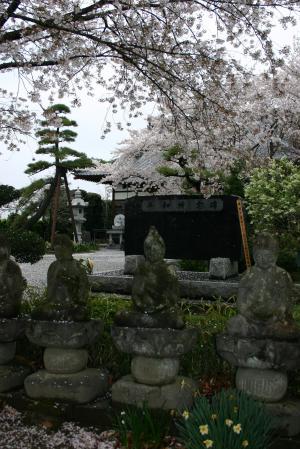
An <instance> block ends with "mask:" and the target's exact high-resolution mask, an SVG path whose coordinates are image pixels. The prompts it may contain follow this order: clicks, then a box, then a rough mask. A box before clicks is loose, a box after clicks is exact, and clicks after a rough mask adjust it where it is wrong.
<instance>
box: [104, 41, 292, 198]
mask: <svg viewBox="0 0 300 449" xmlns="http://www.w3.org/2000/svg"><path fill="white" fill-rule="evenodd" d="M299 54H300V51H299V48H297V47H296V49H295V52H294V53H293V55H292V56H291V58H290V60H288V61H287V62H286V65H285V66H284V67H283V68H281V69H280V70H278V71H277V73H276V74H274V75H269V74H267V73H264V74H261V75H255V76H254V75H252V76H251V77H247V78H244V77H241V76H233V75H230V76H229V77H227V79H226V81H224V82H223V85H222V89H220V90H219V91H218V92H216V94H218V93H219V95H220V96H221V95H223V96H224V97H227V105H228V109H229V110H230V113H228V112H227V111H224V110H218V111H215V109H214V107H213V106H212V105H210V106H206V107H204V106H203V102H202V101H196V102H195V103H194V104H193V103H189V104H184V105H183V106H182V108H184V109H185V110H186V111H188V113H189V120H186V119H185V118H183V117H182V116H181V117H178V118H177V120H176V119H174V116H173V115H172V114H171V113H170V112H168V111H167V109H165V112H164V113H162V114H160V115H159V116H156V117H149V119H148V120H149V125H148V128H146V129H144V130H141V131H135V132H132V133H131V138H130V139H127V140H126V141H125V142H123V144H122V145H121V146H120V147H119V149H118V151H117V155H118V156H119V159H117V161H116V162H114V163H113V165H112V172H111V175H110V177H109V178H108V179H110V181H111V182H113V183H114V184H120V183H124V182H129V183H131V185H134V184H136V185H138V188H139V189H140V187H141V185H142V184H143V188H144V190H147V189H149V187H150V188H152V189H153V184H155V185H156V186H157V187H158V188H159V189H166V188H167V189H169V191H170V192H171V191H173V190H174V188H177V189H178V188H179V189H181V190H185V191H189V190H190V191H193V192H198V193H200V192H201V193H204V194H211V193H218V192H220V191H222V181H223V180H224V176H226V174H229V171H230V169H231V168H232V166H233V164H236V162H237V161H239V160H242V161H243V167H244V172H245V174H246V175H247V173H249V170H251V169H252V168H253V167H259V166H262V165H265V164H266V163H268V161H269V160H270V159H273V158H282V157H283V156H285V157H288V158H289V159H291V160H293V161H294V162H296V163H299V161H300V94H299V78H300V65H299V63H298V61H299ZM137 159H144V160H146V159H147V164H148V170H147V171H145V172H144V173H143V180H141V179H138V173H135V172H134V170H135V167H136V168H139V167H138V165H137V164H136V160H137ZM166 177H167V178H168V180H171V182H169V181H166ZM174 178H175V179H174ZM174 183H175V184H174Z"/></svg>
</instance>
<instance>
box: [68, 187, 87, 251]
mask: <svg viewBox="0 0 300 449" xmlns="http://www.w3.org/2000/svg"><path fill="white" fill-rule="evenodd" d="M88 205H89V203H86V202H85V201H84V200H83V198H82V196H81V192H80V190H79V189H77V190H76V191H75V194H74V199H73V200H72V209H73V214H74V221H75V226H76V231H77V237H78V243H81V242H82V229H81V228H82V224H83V223H84V222H85V221H86V218H85V217H84V209H85V208H86V207H87V206H88Z"/></svg>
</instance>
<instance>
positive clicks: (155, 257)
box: [144, 241, 165, 263]
mask: <svg viewBox="0 0 300 449" xmlns="http://www.w3.org/2000/svg"><path fill="white" fill-rule="evenodd" d="M144 252H145V257H146V259H147V260H148V261H149V262H151V263H155V262H159V261H161V260H163V259H164V255H165V248H164V247H163V246H162V245H161V243H160V242H157V241H154V242H152V245H151V246H148V247H147V246H146V247H145V251H144Z"/></svg>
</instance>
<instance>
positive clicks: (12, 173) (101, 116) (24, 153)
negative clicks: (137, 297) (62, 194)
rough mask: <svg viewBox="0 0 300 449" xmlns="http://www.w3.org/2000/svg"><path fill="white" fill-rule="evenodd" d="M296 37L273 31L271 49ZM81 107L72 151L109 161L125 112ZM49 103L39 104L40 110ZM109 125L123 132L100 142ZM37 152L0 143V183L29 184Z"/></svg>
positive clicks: (135, 124) (13, 85) (7, 78)
mask: <svg viewBox="0 0 300 449" xmlns="http://www.w3.org/2000/svg"><path fill="white" fill-rule="evenodd" d="M294 36H295V37H298V38H299V37H300V29H299V25H298V26H297V27H294V28H290V29H289V30H287V31H282V29H279V28H276V29H275V30H274V31H273V33H272V39H273V41H274V45H275V48H276V47H277V48H278V47H279V46H280V47H281V46H283V45H286V44H291V43H292V42H293V37H294ZM0 83H1V87H2V88H7V89H8V90H9V91H13V92H16V89H17V86H18V79H17V75H16V74H14V75H13V74H12V73H10V74H0ZM97 89H98V91H97V98H99V96H100V95H101V92H100V91H99V88H97ZM81 101H82V106H81V107H79V108H73V109H72V114H71V115H70V117H71V118H72V119H74V120H76V121H77V123H78V127H77V129H76V131H77V133H78V137H77V139H76V142H74V143H73V144H72V148H74V149H76V150H79V151H83V152H85V153H86V154H87V155H88V156H90V157H95V158H102V159H110V158H111V157H112V152H113V151H114V150H115V149H116V148H117V145H118V143H120V142H121V141H122V140H124V139H125V138H126V137H128V132H127V130H126V122H128V121H129V120H128V113H126V112H123V111H121V112H120V113H119V114H112V113H110V108H109V105H106V104H104V103H99V102H98V101H97V99H94V98H91V97H88V96H86V95H82V97H81ZM58 102H60V103H64V104H66V105H70V102H68V98H64V99H60V100H58ZM48 105H49V104H48V103H47V101H46V97H45V101H44V102H43V107H47V106H48ZM32 107H33V108H34V110H35V111H36V112H37V113H38V115H39V116H40V117H41V112H42V110H41V108H40V107H39V106H38V105H36V104H35V105H33V106H32ZM153 112H155V109H154V108H153V105H149V107H147V108H145V117H144V119H142V118H138V119H135V120H132V119H130V122H131V123H132V126H131V128H132V129H138V128H142V127H144V126H146V121H145V119H146V117H147V115H148V114H151V113H153ZM107 119H108V120H110V121H112V123H113V122H114V121H115V122H118V121H121V122H122V123H123V124H124V131H118V130H117V128H116V127H114V128H113V130H112V132H111V133H110V134H108V135H107V137H106V138H105V139H104V140H101V135H102V129H103V127H104V123H105V121H106V120H107ZM36 149H37V143H36V140H35V139H32V138H28V139H27V143H26V144H25V145H22V148H21V151H20V152H8V151H7V150H6V148H5V146H4V145H3V144H0V153H1V154H0V184H9V185H13V186H14V187H17V188H19V187H23V186H25V185H27V184H29V183H30V182H32V178H30V177H29V176H28V175H25V174H24V170H25V168H26V166H27V164H28V163H30V162H32V159H33V157H34V152H35V150H36ZM70 181H71V188H76V187H77V186H78V187H80V188H83V189H85V190H87V191H90V192H96V193H101V194H102V195H104V192H105V191H104V188H103V187H101V186H99V185H97V184H94V183H91V182H84V181H76V180H71V179H70Z"/></svg>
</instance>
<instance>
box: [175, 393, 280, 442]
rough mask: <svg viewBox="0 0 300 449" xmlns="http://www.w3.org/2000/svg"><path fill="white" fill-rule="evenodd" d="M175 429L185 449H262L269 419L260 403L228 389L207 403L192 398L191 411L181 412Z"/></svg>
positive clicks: (269, 432) (268, 428)
mask: <svg viewBox="0 0 300 449" xmlns="http://www.w3.org/2000/svg"><path fill="white" fill-rule="evenodd" d="M178 426H179V429H180V434H181V438H182V440H183V443H184V446H185V448H186V449H199V448H213V449H225V448H226V449H227V448H228V449H229V448H230V449H241V448H247V447H249V448H255V449H266V448H267V447H268V444H269V443H270V440H271V426H272V418H271V417H270V416H269V415H268V414H267V412H266V411H265V408H264V405H263V404H262V403H261V402H258V401H255V400H254V399H252V398H251V397H250V396H248V395H246V394H245V393H243V392H241V391H236V390H230V389H229V390H223V391H222V392H221V393H218V394H216V395H215V396H213V397H212V399H211V401H209V400H208V399H207V398H205V397H198V398H196V399H195V402H194V407H193V409H192V410H191V412H190V413H189V412H188V411H185V412H183V419H182V421H181V422H180V423H179V425H178Z"/></svg>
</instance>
